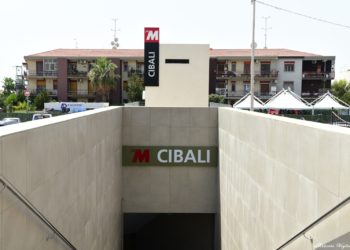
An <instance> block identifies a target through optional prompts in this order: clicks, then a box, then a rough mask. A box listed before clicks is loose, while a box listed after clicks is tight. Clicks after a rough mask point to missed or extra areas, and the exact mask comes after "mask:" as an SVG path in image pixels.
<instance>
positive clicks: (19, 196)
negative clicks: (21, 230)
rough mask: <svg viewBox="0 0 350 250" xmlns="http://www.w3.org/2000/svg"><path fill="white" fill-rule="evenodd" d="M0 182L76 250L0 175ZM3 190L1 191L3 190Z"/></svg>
mask: <svg viewBox="0 0 350 250" xmlns="http://www.w3.org/2000/svg"><path fill="white" fill-rule="evenodd" d="M0 181H1V182H2V183H3V184H4V189H5V188H8V189H9V190H10V191H11V192H12V193H13V194H14V195H16V196H17V198H18V199H20V201H22V202H23V203H24V204H25V205H26V206H27V207H28V208H29V209H30V210H32V211H33V212H34V213H35V214H36V215H37V216H38V217H39V218H40V219H41V220H42V221H43V222H44V223H45V224H46V225H47V226H48V227H49V228H51V230H52V231H53V232H54V234H57V235H58V236H59V237H60V238H61V239H62V240H63V241H64V242H65V243H66V244H67V245H68V246H69V247H70V248H71V249H73V250H76V248H75V247H74V246H73V245H72V244H71V243H70V242H69V241H68V240H67V239H66V238H65V237H64V236H63V235H62V234H61V233H60V232H59V231H58V230H57V229H56V228H55V227H54V226H53V225H52V224H51V223H50V221H48V220H47V219H46V218H45V217H44V215H42V214H41V213H40V212H39V211H38V209H36V208H35V207H34V206H33V205H32V204H31V203H30V202H29V201H28V200H27V198H26V197H24V196H23V195H22V194H21V193H20V192H19V191H18V190H17V189H16V188H15V187H14V186H13V185H12V184H11V183H10V182H9V181H8V180H6V178H5V177H4V176H2V175H1V174H0ZM4 189H3V190H4ZM3 190H1V191H3Z"/></svg>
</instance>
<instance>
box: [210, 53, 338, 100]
mask: <svg viewBox="0 0 350 250" xmlns="http://www.w3.org/2000/svg"><path fill="white" fill-rule="evenodd" d="M254 63H255V72H254V76H255V84H254V92H255V95H256V96H258V97H259V98H260V99H262V100H267V99H269V98H270V97H271V96H273V95H275V94H276V93H277V92H278V91H280V90H282V88H291V89H292V90H293V91H294V92H296V93H297V94H298V95H300V96H302V97H303V98H305V99H315V98H317V97H318V96H319V95H321V94H322V93H324V92H325V91H328V90H330V88H331V80H333V79H334V77H335V73H334V64H335V56H321V55H316V54H311V53H304V52H299V51H294V50H287V49H257V50H255V62H254ZM250 70H251V50H250V49H249V50H248V49H242V50H240V49H234V50H227V49H222V50H220V49H219V50H211V53H210V73H209V74H210V83H209V88H210V90H209V92H210V93H217V94H219V95H221V96H223V97H224V98H225V100H226V103H228V104H233V103H235V102H236V101H237V100H239V99H240V98H242V97H243V96H244V95H245V94H247V93H248V92H249V91H250V80H251V72H250Z"/></svg>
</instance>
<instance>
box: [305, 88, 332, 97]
mask: <svg viewBox="0 0 350 250" xmlns="http://www.w3.org/2000/svg"><path fill="white" fill-rule="evenodd" d="M328 91H329V92H330V93H332V94H333V93H334V90H332V89H319V90H318V91H303V92H301V97H303V98H318V97H319V96H321V95H323V94H326V93H327V92H328Z"/></svg>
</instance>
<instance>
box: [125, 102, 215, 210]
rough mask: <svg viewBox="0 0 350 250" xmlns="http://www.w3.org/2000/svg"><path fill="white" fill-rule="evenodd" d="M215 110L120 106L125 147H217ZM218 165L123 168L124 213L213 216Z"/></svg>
mask: <svg viewBox="0 0 350 250" xmlns="http://www.w3.org/2000/svg"><path fill="white" fill-rule="evenodd" d="M217 112H218V109H217V108H149V107H124V108H123V145H125V146H143V145H145V146H162V145H164V146H217V145H218V143H217V141H218V137H217V131H218V130H217V128H218V127H217V126H218V125H217V124H218V120H217V116H218V113H217ZM217 173H218V168H217V167H130V166H123V212H125V213H216V212H218V174H217Z"/></svg>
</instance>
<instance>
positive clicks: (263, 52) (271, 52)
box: [29, 49, 320, 57]
mask: <svg viewBox="0 0 350 250" xmlns="http://www.w3.org/2000/svg"><path fill="white" fill-rule="evenodd" d="M143 56H144V50H143V49H116V50H113V49H56V50H51V51H46V52H41V53H37V54H33V55H30V56H29V57H143ZM247 56H251V49H214V50H210V57H247ZM255 56H279V57H297V56H320V55H316V54H311V53H305V52H300V51H295V50H289V49H256V50H255Z"/></svg>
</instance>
